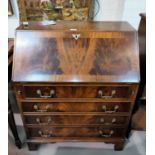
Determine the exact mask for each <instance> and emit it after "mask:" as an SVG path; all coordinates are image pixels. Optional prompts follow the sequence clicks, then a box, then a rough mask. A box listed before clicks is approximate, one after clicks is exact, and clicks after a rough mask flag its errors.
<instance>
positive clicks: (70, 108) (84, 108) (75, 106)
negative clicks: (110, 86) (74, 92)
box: [22, 102, 131, 113]
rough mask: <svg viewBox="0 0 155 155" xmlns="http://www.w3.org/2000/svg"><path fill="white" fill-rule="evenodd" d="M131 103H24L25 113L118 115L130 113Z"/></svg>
mask: <svg viewBox="0 0 155 155" xmlns="http://www.w3.org/2000/svg"><path fill="white" fill-rule="evenodd" d="M130 106H131V104H130V102H107V103H100V102H96V103H93V102H90V103H84V102H80V103H77V102H69V103H68V102H66V103H59V102H55V103H54V102H53V103H39V102H34V103H31V102H23V103H22V109H23V112H103V113H117V112H129V111H130Z"/></svg>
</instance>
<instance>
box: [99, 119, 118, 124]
mask: <svg viewBox="0 0 155 155" xmlns="http://www.w3.org/2000/svg"><path fill="white" fill-rule="evenodd" d="M100 122H101V123H104V124H105V125H109V124H110V123H109V122H105V120H104V118H100ZM111 123H112V124H113V123H116V118H113V119H112V120H111Z"/></svg>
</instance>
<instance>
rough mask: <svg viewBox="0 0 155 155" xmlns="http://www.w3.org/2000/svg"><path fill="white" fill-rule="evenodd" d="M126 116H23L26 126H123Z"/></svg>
mask: <svg viewBox="0 0 155 155" xmlns="http://www.w3.org/2000/svg"><path fill="white" fill-rule="evenodd" d="M127 120H128V117H127V116H126V117H125V116H124V117H123V116H104V115H103V116H97V115H49V116H39V115H38V116H25V123H26V124H28V125H32V124H36V125H37V124H38V125H97V124H100V125H125V124H126V123H127Z"/></svg>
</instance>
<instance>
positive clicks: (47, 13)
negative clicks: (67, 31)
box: [18, 0, 93, 22]
mask: <svg viewBox="0 0 155 155" xmlns="http://www.w3.org/2000/svg"><path fill="white" fill-rule="evenodd" d="M92 5H93V1H92V0H82V1H81V0H18V6H19V12H20V21H21V22H23V21H43V20H87V19H88V18H89V13H90V12H91V11H92V9H91V7H92Z"/></svg>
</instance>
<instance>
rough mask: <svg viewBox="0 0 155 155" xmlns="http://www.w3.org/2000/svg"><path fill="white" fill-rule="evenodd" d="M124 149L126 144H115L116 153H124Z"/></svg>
mask: <svg viewBox="0 0 155 155" xmlns="http://www.w3.org/2000/svg"><path fill="white" fill-rule="evenodd" d="M123 148H124V142H117V143H115V146H114V149H115V151H122V150H123Z"/></svg>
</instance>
